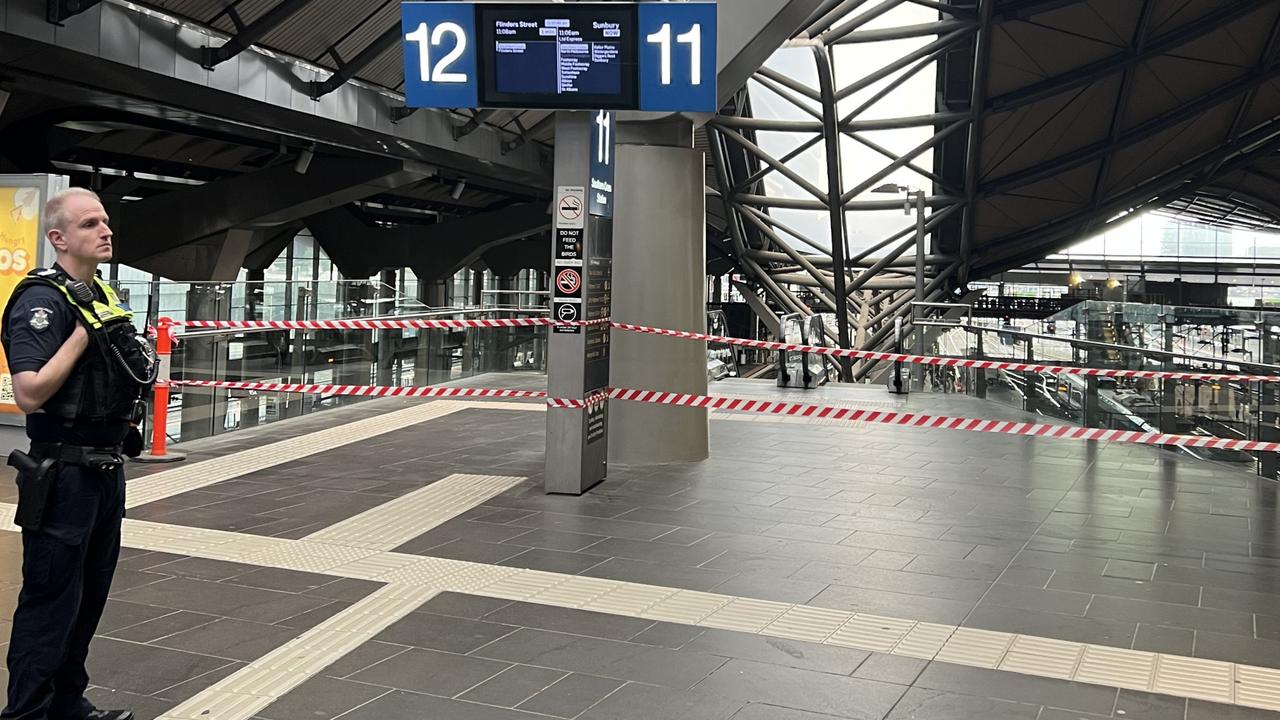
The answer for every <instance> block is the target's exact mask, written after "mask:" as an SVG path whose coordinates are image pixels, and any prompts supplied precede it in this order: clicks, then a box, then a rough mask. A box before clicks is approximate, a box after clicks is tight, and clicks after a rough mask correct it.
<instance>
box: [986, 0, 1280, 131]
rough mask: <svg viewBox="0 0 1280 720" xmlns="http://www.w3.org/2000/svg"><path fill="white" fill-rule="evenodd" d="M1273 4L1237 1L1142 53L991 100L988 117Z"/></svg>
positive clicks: (1087, 81) (1115, 58)
mask: <svg viewBox="0 0 1280 720" xmlns="http://www.w3.org/2000/svg"><path fill="white" fill-rule="evenodd" d="M1273 1H1274V0H1236V2H1230V3H1226V4H1225V5H1224V6H1223V7H1221V8H1219V9H1217V10H1214V11H1213V12H1211V13H1208V14H1207V15H1205V16H1204V17H1202V18H1199V19H1197V20H1196V21H1195V22H1193V23H1189V24H1187V25H1185V26H1183V27H1180V28H1178V29H1177V30H1171V31H1169V32H1167V33H1165V34H1164V35H1161V36H1160V37H1158V38H1156V39H1154V40H1152V41H1151V42H1150V43H1148V44H1147V45H1146V46H1145V47H1144V48H1143V49H1142V51H1141V52H1137V53H1134V52H1131V51H1130V50H1124V51H1121V52H1119V53H1116V54H1114V55H1111V56H1108V57H1105V58H1103V59H1101V60H1097V61H1095V62H1091V63H1089V64H1087V65H1084V66H1081V67H1078V68H1075V69H1074V70H1070V71H1068V72H1066V73H1064V74H1062V75H1059V76H1056V77H1051V78H1048V79H1045V80H1041V81H1040V82H1037V83H1032V84H1031V85H1028V86H1027V87H1024V88H1021V89H1019V90H1013V91H1010V92H1007V93H1005V94H1003V95H999V96H996V97H994V98H990V99H989V100H988V101H987V113H989V114H990V113H1000V112H1008V111H1009V110H1013V109H1015V108H1019V107H1022V106H1024V105H1029V104H1031V103H1034V102H1038V101H1040V100H1044V99H1045V98H1050V97H1053V96H1054V95H1057V94H1059V93H1063V92H1066V91H1067V90H1071V89H1074V88H1077V87H1080V86H1081V85H1088V84H1090V83H1093V82H1097V81H1098V80H1100V79H1102V78H1104V77H1107V76H1108V75H1111V74H1113V73H1117V72H1120V71H1122V70H1124V69H1125V68H1127V67H1129V66H1131V65H1137V64H1139V63H1141V62H1143V61H1145V60H1149V59H1151V58H1153V57H1156V56H1157V55H1163V54H1165V53H1167V52H1169V51H1170V50H1173V49H1175V48H1178V47H1181V46H1182V45H1185V44H1187V43H1189V42H1191V41H1192V40H1196V39H1199V38H1202V37H1204V36H1206V35H1208V34H1209V33H1211V32H1214V31H1215V30H1218V29H1220V28H1222V27H1223V26H1224V25H1227V24H1229V23H1231V22H1234V21H1235V20H1238V19H1240V18H1242V17H1244V16H1246V15H1248V14H1249V13H1252V12H1254V11H1256V10H1259V9H1261V8H1264V7H1268V6H1271V5H1272V3H1273Z"/></svg>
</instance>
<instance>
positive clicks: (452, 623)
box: [373, 612, 516, 655]
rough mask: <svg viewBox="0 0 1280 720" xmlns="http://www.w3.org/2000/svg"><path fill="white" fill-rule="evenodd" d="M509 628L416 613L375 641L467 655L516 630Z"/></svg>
mask: <svg viewBox="0 0 1280 720" xmlns="http://www.w3.org/2000/svg"><path fill="white" fill-rule="evenodd" d="M515 629H516V628H514V627H512V626H509V625H501V624H498V623H494V622H481V621H477V620H466V619H463V618H456V617H448V616H445V615H434V614H432V613H428V612H413V613H409V614H408V615H406V616H404V617H403V618H401V619H399V620H397V621H396V622H394V623H392V624H391V625H390V626H389V627H387V629H385V630H383V631H382V632H380V633H378V634H377V635H376V636H374V638H373V639H374V640H377V641H381V642H387V643H394V644H397V645H409V646H412V647H416V648H424V649H427V650H441V651H443V652H450V653H458V654H460V655H465V654H466V653H469V652H471V651H472V650H475V649H476V648H478V647H482V646H484V645H487V644H489V643H491V642H493V641H494V640H497V639H498V638H500V637H503V636H504V635H508V634H510V633H512V632H514V631H515Z"/></svg>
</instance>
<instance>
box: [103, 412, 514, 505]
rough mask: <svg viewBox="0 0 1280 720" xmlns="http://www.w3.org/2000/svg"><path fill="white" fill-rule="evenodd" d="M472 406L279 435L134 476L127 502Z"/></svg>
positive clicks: (219, 479) (182, 489)
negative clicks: (241, 448)
mask: <svg viewBox="0 0 1280 720" xmlns="http://www.w3.org/2000/svg"><path fill="white" fill-rule="evenodd" d="M486 405H487V406H489V407H493V406H497V405H503V406H518V405H520V403H486ZM468 407H475V405H474V404H472V403H466V402H458V401H453V400H441V401H436V402H430V403H423V404H421V405H414V406H413V407H408V408H404V409H403V410H397V411H395V412H390V413H387V414H385V415H378V416H376V417H371V418H367V419H364V420H357V421H356V422H352V423H347V424H345V425H339V426H337V427H332V428H326V429H324V430H320V431H318V432H313V433H308V434H306V435H301V436H299V437H296V438H290V439H288V440H281V441H280V442H276V443H272V444H270V445H264V446H263V447H258V448H253V449H251V450H245V451H243V452H238V453H233V454H231V455H227V456H224V457H220V458H214V459H212V460H205V461H202V462H198V463H192V464H190V465H182V466H179V467H176V468H173V469H172V470H164V471H162V472H158V473H156V474H154V475H148V476H146V477H143V478H138V479H137V480H132V481H130V482H129V484H128V488H127V491H126V492H127V495H126V500H125V507H131V508H132V507H138V506H139V505H146V504H147V503H150V502H155V501H157V500H163V499H165V498H171V497H174V496H177V495H181V494H182V493H185V492H190V491H192V490H199V489H200V488H205V487H209V486H210V485H216V484H217V483H220V482H223V481H225V480H231V479H233V478H237V477H240V476H242V475H248V474H249V473H252V472H257V471H259V470H265V469H266V468H269V467H274V466H276V465H283V464H284V463H287V462H292V461H294V460H301V459H302V458H305V457H307V456H309V455H314V454H316V453H320V452H324V451H325V450H332V449H334V448H337V447H342V446H343V445H350V444H351V443H356V442H360V441H362V440H368V439H369V438H372V437H377V436H378V435H384V434H386V433H389V432H393V431H395V430H403V429H404V428H406V427H409V426H411V425H416V424H418V423H422V422H426V421H428V420H435V419H437V418H442V417H444V416H446V415H450V414H452V413H455V412H458V411H459V410H465V409H467V408H468Z"/></svg>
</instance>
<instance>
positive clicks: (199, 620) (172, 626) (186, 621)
mask: <svg viewBox="0 0 1280 720" xmlns="http://www.w3.org/2000/svg"><path fill="white" fill-rule="evenodd" d="M216 620H218V616H217V615H205V614H202V613H193V612H187V611H185V610H178V611H173V612H169V613H168V614H167V615H163V616H161V617H158V618H156V619H154V620H147V621H146V622H141V623H137V624H135V625H130V626H128V627H124V628H121V629H119V630H113V631H111V632H109V633H101V634H105V635H106V636H107V637H113V638H117V639H119V640H130V641H132V642H142V643H145V642H151V641H152V640H156V639H158V638H162V637H165V636H167V635H173V634H174V633H180V632H183V631H184V630H190V629H192V628H195V627H199V626H201V625H208V624H209V623H211V622H214V621H216ZM99 631H100V632H101V627H100V628H99Z"/></svg>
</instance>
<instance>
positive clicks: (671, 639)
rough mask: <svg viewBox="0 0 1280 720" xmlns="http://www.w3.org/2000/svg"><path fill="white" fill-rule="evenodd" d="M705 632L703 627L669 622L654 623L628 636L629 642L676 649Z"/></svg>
mask: <svg viewBox="0 0 1280 720" xmlns="http://www.w3.org/2000/svg"><path fill="white" fill-rule="evenodd" d="M704 632H706V630H705V629H703V628H700V627H696V626H693V625H679V624H676V623H669V622H658V623H654V624H653V625H652V626H651V627H649V628H648V629H647V630H645V631H644V632H642V633H640V634H639V635H636V636H635V637H632V638H628V640H629V641H630V642H633V643H640V644H642V645H653V646H654V647H664V648H668V649H671V650H678V649H680V648H682V647H684V646H685V645H688V644H689V643H690V642H692V641H693V639H694V638H696V637H698V636H699V635H701V634H702V633H704Z"/></svg>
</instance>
